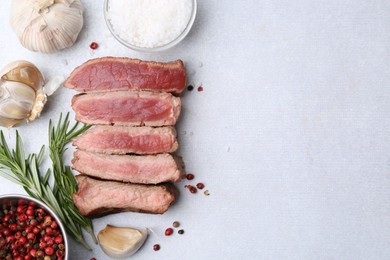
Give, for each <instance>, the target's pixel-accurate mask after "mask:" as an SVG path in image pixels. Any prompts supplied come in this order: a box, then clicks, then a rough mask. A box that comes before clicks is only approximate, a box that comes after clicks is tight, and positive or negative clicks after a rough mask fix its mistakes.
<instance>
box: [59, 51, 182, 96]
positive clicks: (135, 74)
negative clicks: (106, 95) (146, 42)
mask: <svg viewBox="0 0 390 260" xmlns="http://www.w3.org/2000/svg"><path fill="white" fill-rule="evenodd" d="M185 84H186V72H185V70H184V65H183V62H182V61H181V60H177V61H173V62H154V61H141V60H137V59H130V58H118V57H103V58H97V59H92V60H89V61H87V62H85V63H83V64H82V65H80V66H79V67H77V68H76V69H75V70H74V71H73V72H72V73H71V74H70V76H69V78H68V79H67V80H66V81H65V84H64V85H65V87H68V88H72V89H76V90H78V91H80V92H90V93H92V92H108V91H113V90H149V91H164V92H173V93H176V94H180V93H182V92H183V90H184V87H185Z"/></svg>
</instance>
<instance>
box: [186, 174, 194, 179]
mask: <svg viewBox="0 0 390 260" xmlns="http://www.w3.org/2000/svg"><path fill="white" fill-rule="evenodd" d="M186 178H187V180H189V181H190V180H193V179H194V178H195V176H194V175H193V174H192V173H189V174H187V175H186Z"/></svg>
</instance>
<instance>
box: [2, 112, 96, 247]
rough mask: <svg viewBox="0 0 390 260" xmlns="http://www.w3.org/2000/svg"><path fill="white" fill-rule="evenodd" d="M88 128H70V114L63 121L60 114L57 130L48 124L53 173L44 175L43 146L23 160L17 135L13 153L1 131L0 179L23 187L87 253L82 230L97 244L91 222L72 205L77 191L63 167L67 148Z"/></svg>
mask: <svg viewBox="0 0 390 260" xmlns="http://www.w3.org/2000/svg"><path fill="white" fill-rule="evenodd" d="M88 128H90V126H86V125H83V126H81V127H79V124H78V123H76V124H74V125H73V126H72V127H71V128H70V121H69V113H68V114H67V115H66V116H65V118H64V119H63V118H62V114H61V115H60V118H59V120H58V123H57V126H56V127H54V126H53V124H52V122H51V120H50V123H49V150H50V158H51V160H52V168H53V169H52V170H51V169H48V170H47V171H46V172H45V174H44V175H42V174H41V172H40V165H41V163H42V161H43V157H44V154H45V146H42V148H41V149H40V151H39V153H38V154H35V153H31V154H29V155H28V156H27V157H26V155H25V152H24V147H23V142H22V139H21V137H20V135H19V133H18V131H16V144H15V149H12V150H11V149H10V148H9V146H8V144H7V142H6V140H5V138H4V134H3V131H0V175H1V176H3V177H5V178H7V179H9V180H11V181H13V182H15V183H17V184H20V185H22V186H23V188H24V190H25V191H26V192H27V194H28V195H30V196H31V197H33V198H36V199H38V200H40V201H42V202H44V203H45V204H46V205H47V206H49V207H50V208H51V209H52V210H53V211H54V212H55V213H56V215H57V216H58V217H59V218H60V219H61V221H62V222H63V223H64V226H65V228H66V231H67V233H68V234H70V235H71V236H72V237H73V238H74V239H75V240H76V241H78V242H80V243H81V244H82V245H83V246H84V247H85V248H87V249H89V250H90V249H91V248H90V247H89V245H88V244H87V242H86V241H85V238H84V235H83V231H82V230H83V229H84V230H86V231H87V232H88V233H89V234H90V235H91V236H92V238H93V240H94V242H95V243H97V240H96V237H95V234H94V232H93V225H92V221H91V220H90V219H88V218H86V217H84V216H82V215H81V213H80V212H79V210H78V209H77V208H76V206H75V205H74V203H73V200H72V196H73V193H74V192H76V191H77V182H76V179H75V177H74V176H73V174H72V171H71V168H70V167H69V166H66V165H64V163H63V157H64V153H65V151H66V150H67V148H66V145H67V144H68V143H69V142H70V141H71V140H72V139H73V138H75V137H77V136H79V135H80V134H82V133H83V132H85V131H86V130H87V129H88ZM51 173H53V179H54V181H53V184H52V185H50V183H49V179H50V176H51V175H52V174H51Z"/></svg>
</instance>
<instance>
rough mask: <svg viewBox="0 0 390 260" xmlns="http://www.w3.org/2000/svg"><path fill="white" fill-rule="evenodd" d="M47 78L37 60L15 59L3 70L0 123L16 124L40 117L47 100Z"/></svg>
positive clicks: (1, 76) (6, 124)
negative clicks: (35, 64)
mask: <svg viewBox="0 0 390 260" xmlns="http://www.w3.org/2000/svg"><path fill="white" fill-rule="evenodd" d="M44 84H45V79H44V78H43V75H42V73H41V72H40V71H39V69H38V68H37V67H35V66H34V64H32V63H30V62H28V61H23V60H21V61H14V62H11V63H9V64H8V65H7V66H5V67H4V68H3V69H2V70H1V71H0V125H1V126H5V127H13V126H15V125H16V124H19V123H21V122H26V121H33V120H35V119H36V118H37V117H39V114H40V112H41V111H42V109H43V106H44V105H45V103H46V95H45V93H44V88H43V86H44Z"/></svg>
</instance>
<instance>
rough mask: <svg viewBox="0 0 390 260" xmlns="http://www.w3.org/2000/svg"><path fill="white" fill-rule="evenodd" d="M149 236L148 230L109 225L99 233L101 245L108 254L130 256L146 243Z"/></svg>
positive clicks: (118, 256) (119, 256)
mask: <svg viewBox="0 0 390 260" xmlns="http://www.w3.org/2000/svg"><path fill="white" fill-rule="evenodd" d="M147 237H148V231H147V230H138V229H134V228H129V227H115V226H111V225H107V226H106V228H105V229H102V230H101V231H100V232H99V234H98V240H99V244H100V247H101V248H102V250H103V251H104V253H106V254H107V255H108V256H111V257H117V258H121V257H128V256H131V255H133V254H134V253H135V252H137V251H138V249H140V248H141V246H142V245H143V244H144V242H145V240H146V238H147Z"/></svg>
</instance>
